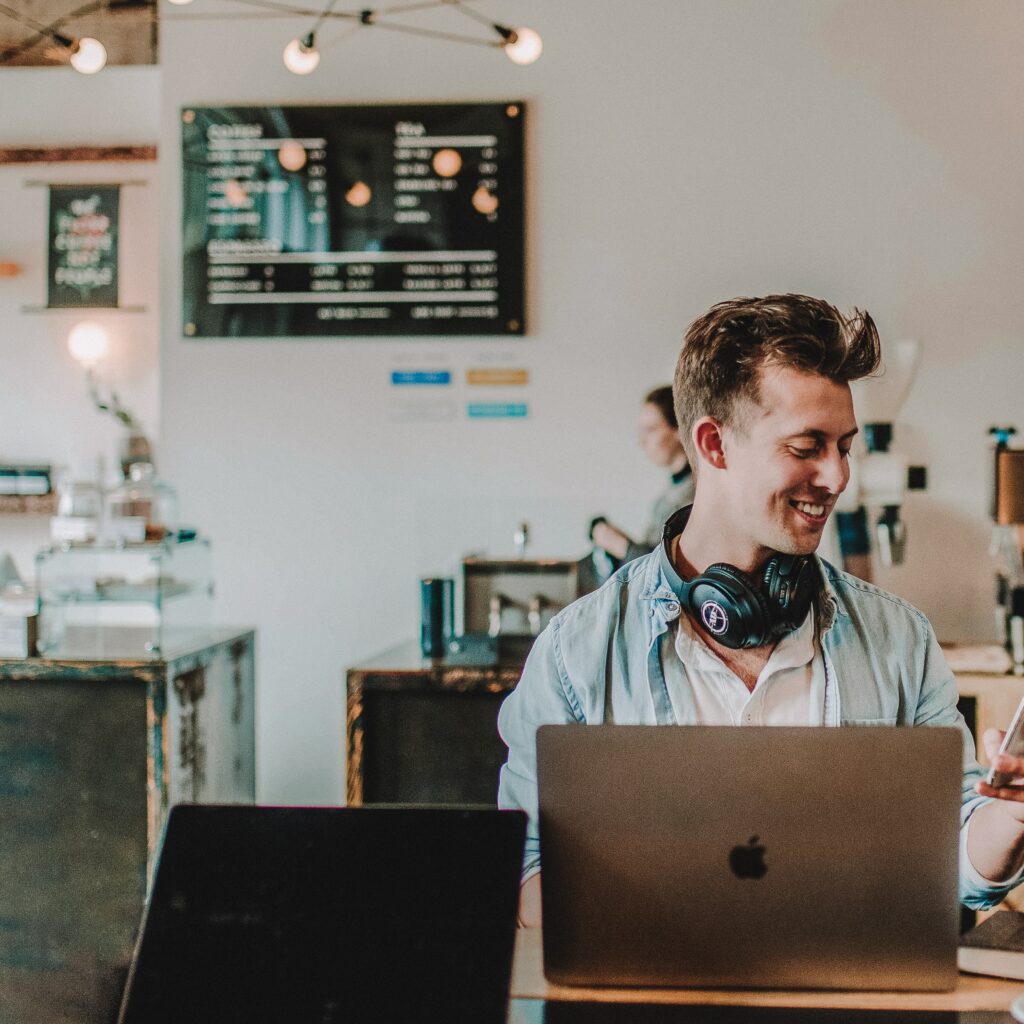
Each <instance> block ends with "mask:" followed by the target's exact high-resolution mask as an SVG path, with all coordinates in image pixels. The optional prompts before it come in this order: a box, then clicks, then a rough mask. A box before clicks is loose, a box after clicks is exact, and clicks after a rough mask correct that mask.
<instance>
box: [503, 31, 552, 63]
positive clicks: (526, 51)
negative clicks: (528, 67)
mask: <svg viewBox="0 0 1024 1024" xmlns="http://www.w3.org/2000/svg"><path fill="white" fill-rule="evenodd" d="M512 32H513V38H512V39H510V40H509V41H508V42H507V43H506V44H505V45H504V47H502V48H503V49H504V51H505V53H506V54H507V55H508V59H509V60H510V61H512V63H513V64H532V63H533V62H534V61H535V60H536V59H537V58H538V57H539V56H540V55H541V51H542V50H543V49H544V43H543V41H542V40H541V38H540V36H539V35H538V34H537V33H536V32H534V31H533V29H532V28H516V29H513V30H512Z"/></svg>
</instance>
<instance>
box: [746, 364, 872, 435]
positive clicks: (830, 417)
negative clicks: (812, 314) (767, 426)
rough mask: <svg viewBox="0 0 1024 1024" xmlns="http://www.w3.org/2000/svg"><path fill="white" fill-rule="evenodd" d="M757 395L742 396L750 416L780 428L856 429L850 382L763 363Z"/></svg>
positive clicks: (797, 432)
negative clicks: (755, 396) (841, 381)
mask: <svg viewBox="0 0 1024 1024" xmlns="http://www.w3.org/2000/svg"><path fill="white" fill-rule="evenodd" d="M758 385H759V386H758V389H757V398H756V400H755V399H754V397H753V396H749V395H748V396H746V397H745V398H744V399H741V403H740V404H741V406H742V407H744V408H743V413H745V415H746V417H747V418H748V420H753V421H762V422H764V421H771V422H772V425H773V427H774V428H776V429H778V430H779V431H780V432H783V433H787V434H793V435H803V434H835V435H838V436H842V435H844V434H847V433H851V432H853V431H855V430H856V429H857V421H856V418H855V416H854V411H853V396H852V394H851V393H850V386H849V385H848V384H846V383H840V382H837V381H833V380H830V379H829V378H828V377H825V376H823V375H821V374H818V373H808V372H806V371H803V370H795V369H793V368H792V367H788V366H774V365H768V366H764V367H762V369H761V371H760V374H759V379H758Z"/></svg>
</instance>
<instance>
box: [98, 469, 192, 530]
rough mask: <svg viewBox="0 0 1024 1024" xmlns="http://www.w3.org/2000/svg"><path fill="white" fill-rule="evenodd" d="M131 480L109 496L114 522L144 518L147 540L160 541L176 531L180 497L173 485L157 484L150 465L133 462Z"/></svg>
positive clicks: (109, 510) (129, 477) (108, 503)
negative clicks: (168, 533)
mask: <svg viewBox="0 0 1024 1024" xmlns="http://www.w3.org/2000/svg"><path fill="white" fill-rule="evenodd" d="M128 473H129V476H128V479H127V480H125V481H124V483H122V484H121V485H120V487H116V488H115V489H114V490H113V491H111V492H110V497H109V498H108V499H107V509H108V512H109V515H110V517H111V518H132V517H138V518H142V519H144V520H145V522H146V539H147V540H154V539H159V538H160V537H162V536H163V535H164V534H165V533H167V532H169V531H172V530H174V529H176V528H177V523H178V496H177V494H176V493H175V490H174V488H173V487H171V485H170V484H167V483H164V481H162V480H158V479H157V477H156V471H155V470H154V468H153V464H152V463H151V462H134V463H132V465H131V466H130V467H129V470H128Z"/></svg>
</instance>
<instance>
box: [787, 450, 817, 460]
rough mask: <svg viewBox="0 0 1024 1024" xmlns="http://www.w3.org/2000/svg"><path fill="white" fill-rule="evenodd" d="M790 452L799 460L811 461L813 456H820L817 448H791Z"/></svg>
mask: <svg viewBox="0 0 1024 1024" xmlns="http://www.w3.org/2000/svg"><path fill="white" fill-rule="evenodd" d="M790 451H791V452H792V453H793V454H794V455H795V456H796V457H797V458H798V459H810V458H812V457H813V456H815V455H817V454H818V449H817V448H790Z"/></svg>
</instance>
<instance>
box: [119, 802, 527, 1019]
mask: <svg viewBox="0 0 1024 1024" xmlns="http://www.w3.org/2000/svg"><path fill="white" fill-rule="evenodd" d="M524 835H525V815H524V814H522V813H521V812H508V811H498V810H496V809H487V810H485V809H479V810H477V809H463V808H444V809H441V808H415V809H413V808H394V807H388V808H284V807H276V808H270V807H237V806H189V805H182V806H177V807H174V808H173V809H172V810H171V813H170V817H169V820H168V824H167V830H166V833H165V836H164V842H163V848H162V850H161V853H160V860H159V864H158V867H157V872H156V878H155V881H154V885H153V890H152V894H151V897H150V901H149V905H148V907H147V910H146V913H145V916H144V918H143V927H142V933H141V936H140V939H139V943H138V946H137V948H136V951H135V957H134V959H133V961H132V966H131V970H130V973H129V977H128V984H127V987H126V990H125V994H124V998H123V1001H122V1005H121V1013H120V1017H119V1021H120V1022H121V1024H172V1022H173V1024H186V1022H187V1024H232V1022H243V1021H244V1022H246V1024H271V1022H273V1024H285V1022H287V1024H333V1022H335V1021H345V1022H346V1024H348V1022H352V1024H361V1022H369V1021H373V1022H377V1021H381V1022H391V1021H403V1022H406V1021H410V1020H449V1021H473V1022H478V1021H479V1022H482V1024H490V1022H493V1024H502V1022H504V1020H505V1017H506V1012H507V1005H508V990H509V981H510V977H511V969H512V953H513V944H514V939H515V928H516V910H517V903H518V895H519V873H520V870H521V863H522V852H523V841H524Z"/></svg>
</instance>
